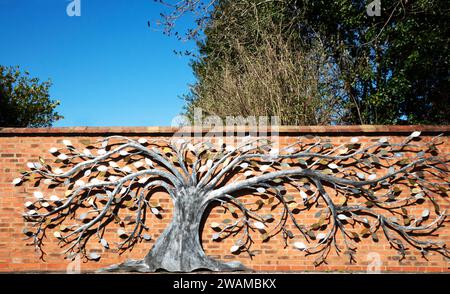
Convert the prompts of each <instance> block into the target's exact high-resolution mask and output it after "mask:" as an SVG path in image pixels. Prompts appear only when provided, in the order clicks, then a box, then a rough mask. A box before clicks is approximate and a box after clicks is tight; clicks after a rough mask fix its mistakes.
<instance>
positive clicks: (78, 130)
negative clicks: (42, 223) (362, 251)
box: [0, 125, 450, 137]
mask: <svg viewBox="0 0 450 294" xmlns="http://www.w3.org/2000/svg"><path fill="white" fill-rule="evenodd" d="M249 131H255V129H251V128H249V127H235V128H233V127H231V128H227V127H224V128H221V129H216V130H213V131H212V133H214V132H220V133H223V132H249ZM268 131H269V132H270V131H271V130H270V129H269V130H268ZM274 131H277V129H274ZM413 131H421V132H422V133H425V134H426V133H429V134H434V133H442V134H444V135H449V134H450V125H442V126H434V125H401V126H399V125H351V126H281V127H279V128H278V132H279V133H280V134H286V135H289V134H293V135H294V134H311V133H316V134H323V135H327V134H330V135H333V134H334V135H341V134H346V133H366V134H371V133H373V134H379V133H390V134H396V133H398V134H404V133H410V132H413ZM176 132H181V133H191V134H193V133H208V132H211V129H207V128H203V129H199V128H193V127H184V128H178V127H158V126H151V127H63V128H0V136H3V137H13V136H49V135H52V136H77V135H106V134H129V135H133V134H140V135H153V136H158V135H173V134H174V133H176Z"/></svg>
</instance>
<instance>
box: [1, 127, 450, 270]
mask: <svg viewBox="0 0 450 294" xmlns="http://www.w3.org/2000/svg"><path fill="white" fill-rule="evenodd" d="M417 129H418V130H422V135H421V138H422V140H423V141H426V140H430V138H431V136H434V135H436V134H437V133H444V137H443V139H442V141H443V142H444V144H443V145H440V146H439V147H438V148H439V151H440V153H449V152H450V143H449V141H448V135H449V133H450V128H448V127H439V128H438V127H409V126H401V127H371V126H368V127H358V126H356V127H346V128H345V127H342V128H341V129H340V128H339V127H328V128H326V127H325V128H324V127H313V128H307V127H305V128H302V127H298V128H296V127H288V128H285V129H283V128H282V129H281V132H280V137H279V138H280V143H281V146H286V145H288V144H290V143H293V142H295V141H297V140H298V138H299V136H302V135H304V134H314V135H318V136H319V137H321V138H323V139H330V140H331V143H332V144H336V145H337V144H340V143H347V142H349V140H350V138H352V137H354V136H356V137H358V138H359V140H360V142H362V143H364V142H368V141H369V140H370V139H372V138H378V137H381V136H387V137H389V138H390V139H391V141H392V142H396V141H399V140H401V139H402V138H404V137H405V136H407V135H408V134H409V133H410V132H412V131H414V130H417ZM111 131H114V132H116V133H119V134H124V135H126V136H128V137H130V138H141V137H146V138H158V137H164V138H168V137H170V136H171V133H172V132H173V130H172V129H170V128H115V129H108V128H98V129H96V128H90V129H85V128H74V129H71V130H70V131H68V130H67V129H54V130H52V131H49V130H45V129H38V130H29V129H28V130H18V129H15V130H14V129H3V130H1V129H0V271H3V272H13V271H26V272H35V271H59V272H64V271H66V269H67V268H68V266H69V268H73V267H74V264H73V263H72V264H70V261H68V260H66V259H64V258H63V256H62V255H61V254H60V253H61V251H62V249H61V248H60V247H59V246H58V241H57V239H55V238H54V237H53V235H52V234H51V233H50V234H48V236H47V237H46V239H45V242H44V247H43V250H44V252H45V255H44V256H43V259H40V255H39V254H38V253H37V252H36V251H35V249H34V248H33V247H32V246H27V243H28V241H26V240H24V234H23V229H24V227H25V226H26V224H25V222H24V220H23V217H22V213H23V212H24V210H25V208H24V203H25V202H26V201H27V200H29V199H30V198H31V197H32V195H33V192H34V191H43V192H44V193H47V194H50V193H52V194H58V193H60V194H61V193H64V190H62V189H55V190H50V189H47V188H46V185H44V184H42V183H41V185H40V186H39V187H33V186H32V185H30V184H29V183H26V184H24V185H22V186H19V187H14V186H12V185H11V182H12V180H13V179H14V178H16V177H17V176H18V175H19V172H20V171H21V170H24V169H26V163H27V162H30V161H31V162H35V161H37V159H38V158H39V156H41V157H43V158H44V159H46V160H48V161H51V160H54V157H53V156H52V155H51V154H49V152H48V150H49V149H50V148H51V147H55V146H60V145H61V144H62V140H63V139H66V138H69V139H70V140H71V141H72V142H73V143H74V145H76V146H82V144H81V143H80V142H85V141H86V140H89V141H91V142H95V141H96V140H97V139H99V138H101V137H103V136H106V135H107V134H110V133H111ZM447 181H448V180H447ZM287 192H288V193H289V192H293V191H290V190H289V189H288V191H287ZM408 192H409V191H404V193H408ZM294 196H295V195H294ZM295 197H299V196H298V195H297V196H295ZM153 199H155V201H158V202H159V203H161V206H162V207H163V209H164V210H163V212H162V218H160V219H159V218H157V217H155V216H154V215H152V214H149V215H148V217H147V219H146V224H147V225H148V226H149V227H150V228H151V230H150V235H151V236H152V240H150V241H142V242H140V243H138V244H136V245H135V247H134V248H133V249H132V250H131V251H126V252H124V253H123V254H120V255H119V254H118V252H117V250H115V249H114V246H113V244H114V242H118V241H119V238H118V236H117V233H116V232H117V229H118V225H117V224H115V223H111V224H110V227H108V229H107V230H106V233H105V238H106V239H108V241H109V243H110V244H111V248H112V249H103V247H102V246H101V244H100V243H99V242H98V239H95V238H92V240H91V241H90V242H89V245H88V246H87V250H88V251H89V252H98V253H100V254H101V255H102V257H101V259H100V260H99V261H97V262H95V261H89V262H87V261H82V262H81V266H80V269H81V271H92V270H95V269H98V268H102V267H106V266H108V265H111V264H115V263H120V262H123V261H125V260H127V259H130V258H131V259H141V258H143V257H144V256H145V255H146V253H147V252H148V250H149V249H150V248H151V246H152V244H153V243H154V241H155V240H156V239H157V238H158V235H159V234H160V233H161V232H162V231H163V230H164V228H165V227H166V226H167V224H168V223H169V222H170V220H171V201H170V198H169V197H168V196H167V195H166V194H164V193H162V192H161V193H158V194H157V195H156V196H155V198H153ZM240 199H241V201H242V202H244V203H246V205H247V206H248V207H249V208H253V207H254V208H256V207H257V204H255V201H256V199H255V197H252V196H243V197H242V198H240ZM436 200H437V201H438V203H439V205H440V207H441V210H447V211H448V209H449V208H450V203H449V200H448V198H445V197H438V198H436ZM274 204H275V203H274ZM426 207H428V208H429V209H430V211H433V206H432V204H431V203H429V202H427V203H425V204H424V205H422V206H420V208H419V207H417V208H416V207H409V208H408V210H409V211H410V213H411V214H414V213H416V214H417V213H419V214H420V212H421V211H422V210H423V209H424V208H426ZM321 209H323V207H316V208H313V209H311V210H310V211H307V212H301V213H299V214H295V219H296V220H297V222H298V223H301V224H304V225H305V226H308V225H311V224H313V223H315V222H317V217H316V216H315V215H316V213H317V211H319V210H321ZM279 211H280V208H279V207H276V206H275V205H265V206H264V207H263V208H262V209H261V210H260V211H259V212H260V213H261V214H264V213H271V214H273V215H274V216H275V220H274V221H273V222H272V223H271V224H269V227H270V225H272V226H275V224H276V223H277V221H278V218H277V214H278V213H279ZM224 212H225V211H224V209H223V208H222V207H221V206H220V205H218V206H216V207H211V210H210V212H209V214H208V215H207V216H205V223H204V226H203V230H202V232H201V236H202V240H203V242H202V244H203V247H204V249H205V252H206V253H207V255H209V256H211V257H214V258H217V259H220V260H223V261H230V260H239V261H241V262H242V263H243V264H244V265H246V266H247V267H249V268H251V269H254V270H256V271H366V270H367V269H368V267H369V268H371V267H370V265H371V263H373V262H374V258H375V257H376V256H379V257H380V258H381V259H380V261H381V267H380V270H381V271H404V272H450V270H449V265H450V263H449V262H448V261H447V260H446V259H445V258H444V257H443V256H442V255H440V254H437V253H434V252H431V253H430V254H429V255H428V256H427V259H428V260H427V259H424V258H423V257H422V256H421V254H420V253H419V252H418V251H417V250H415V249H414V248H410V246H409V247H408V248H409V249H411V250H408V252H407V255H406V258H405V259H403V260H401V261H400V260H399V257H398V254H397V252H396V251H395V250H393V249H392V248H390V245H389V244H388V243H387V242H386V239H385V237H384V236H383V235H382V234H381V233H378V237H379V240H378V242H375V241H373V240H372V238H371V237H367V238H361V240H360V241H359V242H358V243H357V245H358V249H357V254H356V260H357V262H356V263H353V264H350V263H349V261H348V258H347V257H346V256H345V254H344V252H341V253H340V254H339V255H338V254H337V253H336V251H335V250H334V248H332V250H331V251H330V253H329V254H328V257H327V259H326V263H324V264H321V265H319V266H317V267H316V266H314V265H313V262H314V260H315V259H316V257H317V256H314V255H312V256H305V254H304V252H301V251H299V250H297V249H295V248H293V246H292V244H293V243H294V242H295V241H296V240H297V238H298V237H299V236H300V233H299V232H298V230H296V229H295V227H294V224H293V223H292V221H288V222H287V227H286V228H287V229H289V230H291V231H292V232H293V233H294V235H295V236H294V237H293V238H292V239H288V240H287V244H286V243H285V239H284V238H283V237H282V234H281V233H279V234H277V235H275V236H273V237H272V238H270V239H269V240H266V241H264V242H263V241H262V240H261V234H260V233H259V232H257V231H254V232H252V233H251V236H252V238H253V240H254V244H253V245H252V246H251V249H250V250H251V251H252V252H253V253H254V254H255V255H254V256H253V257H252V258H250V256H249V254H248V253H247V252H240V253H239V254H233V253H231V252H230V248H231V246H233V244H234V242H235V241H236V238H239V234H237V235H236V236H230V237H228V238H226V239H224V240H221V241H220V242H216V241H213V240H211V238H212V234H213V233H214V230H213V229H212V228H211V226H210V224H211V223H212V222H218V223H221V222H222V221H223V220H224V219H230V220H233V219H234V218H235V217H234V216H233V215H231V214H230V213H229V212H227V213H224ZM129 213H130V212H127V211H126V210H124V211H123V212H122V213H121V214H120V216H121V218H122V219H124V218H125V217H126V215H127V214H129ZM360 230H361V228H359V227H355V228H354V231H360ZM449 233H450V231H449V229H448V223H444V226H443V227H441V228H440V229H439V230H438V231H437V232H436V233H435V234H433V235H432V236H430V237H429V238H430V239H436V240H439V241H442V242H445V243H446V244H450V236H449ZM337 241H338V244H339V242H341V243H342V240H341V239H340V238H339V236H338V237H337ZM340 245H341V246H342V244H340ZM343 251H345V249H343Z"/></svg>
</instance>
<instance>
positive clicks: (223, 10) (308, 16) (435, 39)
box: [162, 0, 450, 124]
mask: <svg viewBox="0 0 450 294" xmlns="http://www.w3.org/2000/svg"><path fill="white" fill-rule="evenodd" d="M368 2H369V1H363V0H360V1H352V0H339V1H331V2H330V1H325V0H318V1H307V0H291V1H270V0H269V1H262V0H251V1H240V0H238V1H227V0H210V1H201V0H196V1H177V4H175V5H172V6H170V9H169V12H168V13H167V14H165V15H163V22H162V24H163V25H164V26H165V28H166V33H168V34H170V33H173V32H174V31H173V30H174V28H175V26H174V23H175V21H176V20H177V19H178V18H179V17H181V16H183V15H184V14H187V13H189V12H192V13H194V17H196V19H197V20H198V23H197V24H198V27H196V28H195V29H192V30H189V32H188V34H187V35H186V38H188V39H189V38H192V39H195V40H196V41H197V42H198V47H199V55H198V56H197V57H196V58H195V59H194V61H193V63H192V65H193V66H192V67H193V70H194V73H195V75H196V76H197V83H196V84H195V85H194V86H193V90H192V91H191V93H190V95H188V110H189V107H190V106H193V105H197V106H205V107H204V108H206V109H208V110H210V111H211V112H215V113H221V114H222V113H226V112H227V109H226V108H224V107H223V105H226V102H227V101H228V100H229V99H230V98H233V97H234V96H235V94H236V93H233V94H230V95H227V96H223V95H226V94H223V93H222V96H219V95H216V99H219V100H221V101H222V103H218V104H217V105H214V106H211V104H210V103H209V101H210V98H209V97H210V96H211V95H210V94H209V93H210V92H209V91H208V89H220V84H219V83H218V82H217V81H215V80H214V79H213V81H212V80H211V79H210V76H221V75H222V76H226V75H225V74H224V71H225V70H224V68H229V63H230V61H234V62H235V63H236V64H243V60H241V59H239V57H240V56H241V53H242V52H243V50H244V51H245V52H246V54H247V55H252V56H254V59H255V60H256V59H258V58H264V57H263V56H262V55H261V54H259V51H265V50H269V48H273V47H274V44H273V43H270V42H269V43H267V42H265V41H264V40H267V39H271V37H272V34H273V33H274V31H275V32H277V33H280V34H281V37H282V40H284V41H285V44H286V45H287V46H288V47H289V49H290V50H291V51H292V54H290V55H289V56H290V58H291V59H292V58H293V60H291V63H294V62H295V61H296V59H295V57H296V56H298V55H308V54H310V52H311V50H312V51H313V52H314V53H316V54H317V55H319V56H324V57H323V58H322V59H321V60H320V59H319V60H314V62H315V65H316V67H317V68H320V69H321V71H320V72H321V75H320V77H322V76H323V77H324V78H323V82H319V84H318V91H317V92H318V93H323V96H320V95H319V97H320V98H318V99H317V100H319V101H328V99H330V97H331V96H333V98H332V99H331V101H330V103H328V105H330V104H331V105H335V101H338V102H339V104H338V105H339V107H335V111H336V112H335V113H334V116H332V118H333V120H334V121H333V123H351V124H447V123H449V119H448V115H447V113H448V111H449V110H450V109H449V107H450V106H449V105H450V101H449V97H448V90H449V85H450V76H449V73H450V67H449V62H450V53H449V52H450V51H449V38H448V37H447V36H448V35H449V31H448V30H449V29H448V28H449V27H450V24H449V19H450V17H449V15H450V4H449V3H448V1H430V0H416V1H404V0H387V1H382V11H381V16H379V17H377V16H369V15H367V13H366V5H367V4H368ZM201 32H204V34H201ZM175 33H176V34H177V36H180V34H179V32H175ZM180 38H181V37H180ZM318 40H319V41H320V42H319V44H321V46H319V47H317V46H315V45H317V44H318ZM316 50H317V51H316ZM237 51H239V53H238V52H237ZM275 52H276V53H278V51H275ZM281 60H283V61H281ZM284 60H285V59H283V58H280V60H277V64H276V67H277V68H279V69H281V71H283V70H284V67H285V66H286V62H285V61H284ZM324 60H325V62H324ZM264 62H265V61H263V60H261V61H260V63H262V64H264ZM269 62H270V61H269ZM287 64H288V65H289V63H287ZM330 64H331V65H332V66H331V67H330ZM297 66H300V68H303V67H301V66H302V65H298V64H297ZM327 68H332V69H333V71H332V72H328V71H327ZM260 70H261V71H258V72H257V74H256V73H255V74H254V76H258V75H264V74H265V73H266V71H267V68H260ZM304 72H307V73H308V72H309V70H308V67H306V68H305V69H304V70H303V73H304ZM246 74H247V67H245V66H243V67H242V68H239V67H238V65H237V70H235V71H233V73H232V75H233V77H234V78H235V80H241V79H242V76H246ZM310 76H311V77H315V76H316V72H314V71H313V73H312V74H311V75H310ZM296 77H297V78H298V79H301V78H303V76H302V74H298V76H296ZM330 77H331V79H330ZM319 81H322V79H321V78H319ZM325 81H327V82H325ZM330 81H331V82H330ZM327 83H328V84H327ZM217 84H218V85H217ZM279 84H282V85H283V88H289V87H294V88H296V87H298V85H297V84H296V83H295V82H293V81H292V80H291V79H281V81H279V82H274V83H270V84H267V85H269V86H272V87H273V88H269V87H268V86H267V85H266V86H264V85H263V83H261V85H259V86H258V89H259V91H258V90H257V89H253V90H255V91H256V93H258V94H255V95H254V97H253V99H254V100H257V99H258V95H259V93H261V92H265V91H266V90H267V88H269V89H270V90H271V91H274V92H275V91H277V89H278V87H279ZM242 89H243V90H242V92H243V93H242V96H245V95H246V94H244V93H245V91H246V87H242ZM211 91H212V90H211ZM280 95H283V98H284V99H285V100H294V101H298V100H300V101H304V100H306V99H307V97H308V96H309V95H307V94H305V93H304V92H303V91H296V92H295V93H290V92H288V93H286V92H283V93H282V94H280ZM298 96H300V98H298ZM204 100H205V101H207V102H205V103H203V101H204ZM262 101H266V100H265V99H262ZM263 103H264V102H262V104H263ZM230 104H231V103H230ZM302 106H303V104H302V103H300V104H299V105H298V106H297V107H290V109H291V110H292V112H293V113H292V115H293V116H295V114H298V113H299V112H300V113H302V114H303V115H304V116H308V117H309V114H308V111H303V108H302ZM211 107H214V108H211ZM272 107H273V106H272ZM342 110H345V112H343V111H342ZM245 111H249V112H252V108H246V109H245ZM188 112H189V111H188ZM273 112H276V110H275V109H273ZM255 115H256V113H255ZM313 117H314V116H313ZM300 121H302V120H300ZM314 121H315V120H314V119H311V120H307V121H306V122H305V123H314ZM283 123H284V124H295V123H298V122H297V121H296V120H293V121H283ZM316 123H317V124H321V123H328V120H327V119H325V120H324V121H316Z"/></svg>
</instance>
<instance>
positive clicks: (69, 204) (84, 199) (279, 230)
mask: <svg viewBox="0 0 450 294" xmlns="http://www.w3.org/2000/svg"><path fill="white" fill-rule="evenodd" d="M419 135H420V132H414V133H412V134H411V135H410V136H408V137H407V138H405V139H404V140H403V141H402V142H400V143H390V142H389V139H388V138H380V139H376V140H373V141H372V142H369V143H359V142H358V138H352V139H351V141H350V142H348V143H342V144H340V145H333V144H331V143H329V142H324V141H322V140H320V139H315V140H314V138H305V139H304V140H302V141H299V142H297V143H295V144H292V145H289V146H286V147H284V148H282V149H278V148H277V147H275V146H274V145H273V144H272V143H271V142H268V141H267V139H257V138H249V139H245V140H243V141H242V142H240V143H238V144H236V145H231V144H228V145H227V144H224V143H223V142H220V141H219V142H217V143H211V142H199V143H192V142H190V141H186V140H185V139H173V140H168V141H164V140H157V141H148V140H147V139H145V138H140V139H138V140H135V139H130V138H126V137H121V136H112V137H107V138H104V139H103V140H102V142H101V143H99V144H98V145H90V144H89V143H87V144H88V145H87V148H85V149H84V150H81V149H79V148H76V147H74V146H73V144H72V142H71V141H69V140H64V141H63V143H64V145H65V147H63V148H56V147H53V148H51V149H50V153H52V154H53V155H54V156H55V157H57V159H56V160H55V163H54V164H52V163H51V162H50V163H49V162H46V161H45V160H44V159H42V158H40V160H39V161H38V162H30V163H28V167H29V169H30V170H29V171H24V172H23V173H22V176H21V177H19V178H17V179H15V180H13V184H14V185H21V184H23V183H25V182H28V181H29V182H31V183H34V184H35V186H36V184H37V185H39V184H40V183H41V182H42V183H45V184H47V185H49V186H50V187H51V188H55V187H59V186H61V187H64V188H65V192H64V193H63V195H60V196H58V195H52V196H49V195H46V194H47V193H43V192H40V191H35V192H34V197H35V199H34V200H33V201H28V202H27V203H25V206H26V207H27V208H28V211H27V212H26V213H25V214H24V217H25V219H26V220H27V221H28V222H29V223H30V224H31V225H32V227H30V226H28V227H27V228H26V229H25V230H24V233H25V234H26V235H27V236H28V237H29V238H30V239H31V240H32V244H33V245H34V246H36V248H37V249H39V250H42V245H43V242H44V240H45V237H46V236H47V235H48V231H49V230H50V231H53V235H54V236H55V237H56V238H58V239H59V241H60V244H61V246H62V247H63V248H65V250H64V252H65V253H67V254H68V256H69V257H70V258H75V256H77V255H81V256H83V257H84V258H87V259H94V260H95V259H98V258H100V255H99V254H97V253H89V252H87V251H86V244H87V243H88V242H89V241H94V242H98V243H100V244H101V245H102V246H103V247H105V248H109V246H110V244H112V243H111V242H110V240H107V239H106V238H111V236H109V235H108V237H105V236H107V235H105V231H106V228H107V227H108V226H109V225H110V224H111V223H112V222H113V221H117V222H118V223H120V225H121V227H120V229H119V230H118V231H117V234H118V235H119V237H120V238H121V241H120V242H118V243H117V244H118V249H119V250H126V249H129V248H132V247H133V245H134V244H136V242H139V241H141V240H143V239H149V238H150V237H149V235H148V233H147V231H148V230H149V226H148V224H147V223H146V221H145V220H146V215H147V214H148V213H152V214H155V215H160V213H161V207H160V205H159V204H158V203H155V202H154V200H153V197H154V195H155V193H156V191H157V190H156V188H160V189H164V190H165V191H166V193H168V195H170V198H171V200H172V202H173V216H172V221H171V223H170V224H169V225H168V226H167V228H166V229H165V230H164V232H163V233H162V234H161V235H160V236H159V238H158V239H157V240H156V242H155V244H154V246H153V247H152V249H151V250H150V251H149V253H148V255H147V256H146V257H145V258H144V259H143V260H140V261H128V262H125V263H123V264H121V265H117V266H113V267H111V268H109V270H138V271H157V270H159V269H164V270H168V271H183V272H185V271H193V270H197V269H209V270H214V271H226V270H240V269H244V267H243V266H242V265H241V264H240V263H236V262H231V263H222V262H220V261H217V260H214V259H212V258H210V257H208V256H207V255H206V254H205V252H204V251H203V248H202V245H201V236H200V226H201V222H202V219H204V218H206V217H207V211H208V207H210V206H211V205H214V204H219V205H222V206H223V207H224V209H225V210H226V211H227V212H229V213H230V214H231V217H230V219H227V220H223V223H220V224H219V223H211V227H213V228H214V229H215V230H216V233H215V234H214V235H213V237H212V238H213V240H214V241H220V240H222V239H224V238H227V237H229V236H234V237H236V239H237V240H236V241H235V243H234V245H233V246H232V247H231V248H230V251H231V252H232V253H238V252H247V253H248V254H250V256H253V255H254V253H253V252H252V251H251V245H252V244H253V243H254V242H255V241H254V238H255V236H254V235H255V234H259V235H260V236H261V238H262V240H264V241H268V240H269V239H270V238H271V237H272V236H274V235H277V234H282V236H283V237H284V240H285V242H286V246H288V245H291V246H294V247H295V248H297V249H299V250H301V251H305V252H306V253H307V254H316V255H317V256H318V257H317V259H316V261H315V264H316V265H319V264H321V263H322V262H324V261H325V259H326V258H327V256H328V254H329V252H330V251H331V249H332V248H334V249H335V250H336V252H337V253H339V252H342V250H344V251H343V252H344V253H345V254H346V255H347V256H348V258H349V260H350V262H352V261H354V260H355V252H356V249H357V243H356V242H357V241H359V240H360V239H361V238H367V237H370V238H372V239H373V240H375V241H377V240H378V238H379V235H377V234H383V236H384V237H385V239H386V241H387V242H389V244H390V245H391V246H392V248H394V249H396V250H397V251H398V252H399V254H400V256H401V257H404V256H405V254H406V251H407V250H408V246H407V245H409V246H410V247H409V248H415V249H417V250H420V252H421V253H422V254H423V255H426V254H427V253H428V252H429V251H434V252H438V253H440V254H442V255H444V256H447V257H448V250H447V249H446V244H445V243H443V242H438V241H436V240H433V239H432V238H429V236H430V234H431V233H436V230H437V229H438V228H439V227H440V226H441V224H442V222H443V221H444V220H445V218H446V212H445V211H441V210H440V207H439V205H438V202H437V201H436V199H435V198H436V197H439V196H441V195H442V196H443V195H445V194H446V193H447V192H448V185H449V183H448V182H446V179H448V168H447V163H448V158H447V157H446V155H445V154H444V155H443V156H441V155H439V154H438V153H439V147H438V146H439V145H440V144H441V142H440V139H439V137H435V138H433V139H432V140H431V141H429V142H424V143H422V142H417V141H418V136H419ZM94 154H96V155H94ZM288 191H289V192H288ZM402 191H404V192H405V193H401V192H402ZM243 195H250V196H252V197H253V198H254V199H255V201H252V202H250V203H249V202H244V201H241V197H242V196H243ZM424 203H428V204H430V203H432V204H433V207H434V211H433V212H431V211H430V210H429V208H426V207H427V206H425V207H424V206H421V205H424ZM254 204H257V207H256V208H255V207H253V206H254ZM267 205H268V206H272V209H271V210H272V211H273V212H272V213H270V214H267V213H265V214H263V213H261V207H263V206H267ZM276 207H278V208H279V209H278V210H276V209H275V208H276ZM313 207H322V208H323V209H321V210H320V211H318V212H317V213H316V215H315V217H316V218H317V222H316V223H314V224H311V225H310V224H302V219H303V220H304V218H301V217H300V218H296V217H295V215H296V214H299V213H300V214H303V213H306V212H307V211H309V210H310V209H312V208H313ZM420 207H424V208H423V209H422V210H420ZM410 208H411V209H410ZM123 210H129V211H130V213H132V215H134V218H133V219H132V220H130V218H129V217H128V220H127V219H126V218H121V216H120V214H121V212H123ZM418 210H419V212H418ZM275 212H277V213H276V214H275ZM278 212H279V213H278ZM122 216H123V215H122ZM288 223H292V224H293V225H294V228H295V230H296V232H295V233H294V232H292V231H291V230H289V229H288V226H287V224H288ZM42 253H43V251H42Z"/></svg>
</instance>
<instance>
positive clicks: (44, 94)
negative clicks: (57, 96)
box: [0, 65, 62, 127]
mask: <svg viewBox="0 0 450 294" xmlns="http://www.w3.org/2000/svg"><path fill="white" fill-rule="evenodd" d="M51 85H52V84H51V82H50V81H45V82H40V81H39V79H38V78H31V77H30V76H29V73H28V72H26V71H25V72H24V73H21V72H20V70H19V67H5V66H2V65H0V126H1V127H49V126H51V125H52V123H53V122H55V121H57V120H59V119H61V118H62V116H60V115H59V114H58V113H57V112H56V111H55V108H56V107H57V106H58V105H59V101H55V100H51V99H50V94H49V89H50V87H51Z"/></svg>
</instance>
